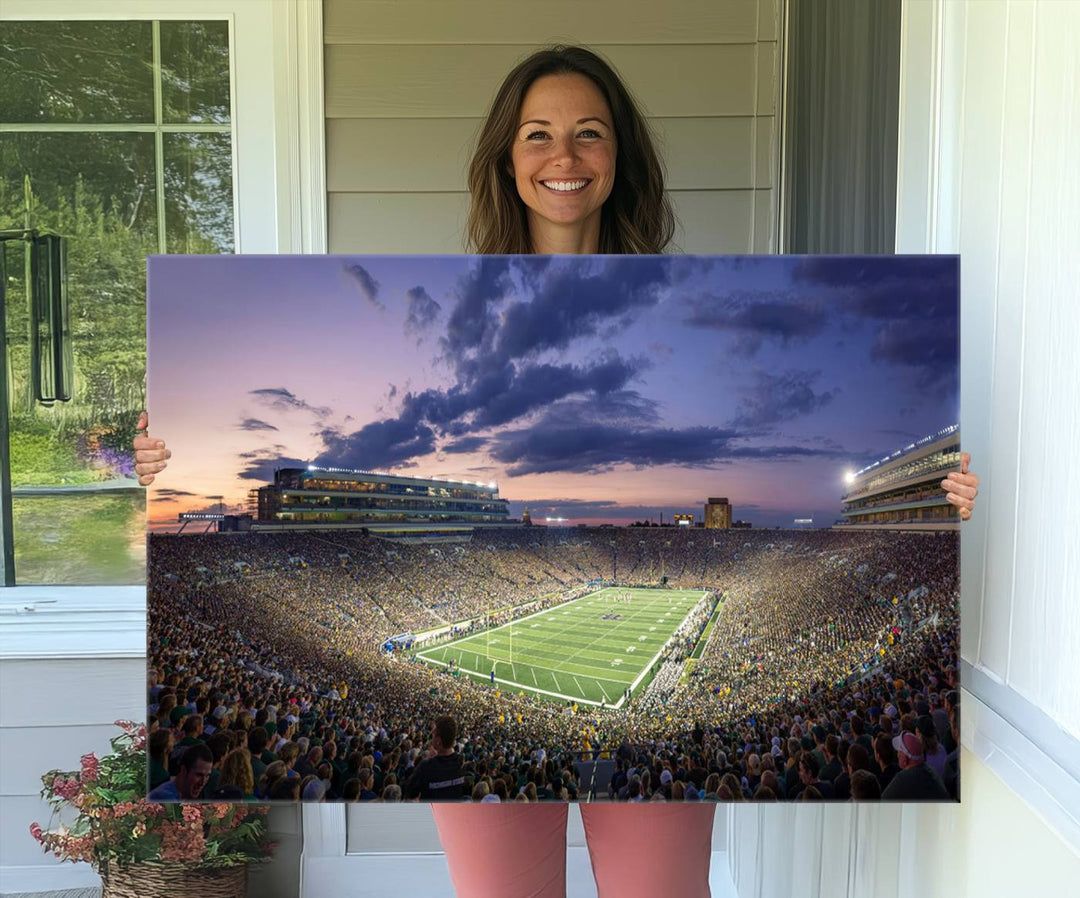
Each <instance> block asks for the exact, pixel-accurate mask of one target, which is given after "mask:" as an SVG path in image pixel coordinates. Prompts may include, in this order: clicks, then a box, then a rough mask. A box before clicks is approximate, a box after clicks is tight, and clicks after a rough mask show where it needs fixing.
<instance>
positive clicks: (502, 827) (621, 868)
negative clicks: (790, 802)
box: [431, 802, 716, 898]
mask: <svg viewBox="0 0 1080 898" xmlns="http://www.w3.org/2000/svg"><path fill="white" fill-rule="evenodd" d="M568 807H569V806H568V805H566V804H562V803H551V804H548V803H542V804H523V803H520V802H504V803H502V804H494V803H491V804H467V803H462V804H456V803H455V804H446V803H433V804H432V806H431V810H432V812H433V814H434V816H435V825H436V826H437V827H438V828H439V838H440V839H441V840H442V844H443V849H444V850H445V851H446V860H447V863H448V864H449V866H450V877H451V879H453V881H454V890H455V891H456V893H457V896H458V898H563V896H565V895H566V815H567V809H568ZM715 809H716V805H715V804H714V803H713V802H702V803H699V804H667V803H661V802H648V803H644V802H642V803H638V804H626V803H619V804H615V803H612V804H608V803H604V804H583V805H581V817H582V820H583V821H584V823H585V838H586V841H587V842H588V845H589V855H590V857H591V859H592V868H593V875H594V876H595V877H596V886H597V891H598V893H599V898H639V896H640V898H654V896H663V895H673V896H674V895H678V896H679V898H709V860H710V856H711V853H712V829H713V812H714V811H715Z"/></svg>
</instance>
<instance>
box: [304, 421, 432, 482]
mask: <svg viewBox="0 0 1080 898" xmlns="http://www.w3.org/2000/svg"><path fill="white" fill-rule="evenodd" d="M320 436H321V437H322V441H323V446H324V449H323V451H322V452H321V453H320V454H319V456H318V458H316V460H315V464H318V465H332V466H334V467H345V468H361V469H364V470H367V469H371V468H390V467H399V468H400V467H404V465H403V463H404V462H406V461H408V460H409V459H412V458H414V457H416V456H418V455H427V454H428V453H429V452H433V451H434V450H435V432H434V431H433V430H432V429H431V428H430V427H428V426H427V425H425V424H422V423H420V422H419V421H415V420H413V421H410V420H404V419H400V418H399V419H388V420H385V421H373V422H372V423H371V424H367V425H365V426H364V427H361V428H360V429H359V430H358V431H356V432H355V433H351V434H342V433H341V432H340V431H336V430H330V429H327V430H323V431H322V432H321V433H320Z"/></svg>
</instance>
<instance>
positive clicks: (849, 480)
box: [844, 470, 855, 486]
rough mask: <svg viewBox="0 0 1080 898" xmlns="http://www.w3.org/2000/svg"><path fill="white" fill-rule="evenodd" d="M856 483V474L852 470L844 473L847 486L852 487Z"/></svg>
mask: <svg viewBox="0 0 1080 898" xmlns="http://www.w3.org/2000/svg"><path fill="white" fill-rule="evenodd" d="M854 482H855V472H854V471H852V470H847V471H844V483H845V484H846V485H847V486H851V484H853V483H854Z"/></svg>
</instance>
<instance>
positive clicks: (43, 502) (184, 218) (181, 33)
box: [0, 21, 235, 584]
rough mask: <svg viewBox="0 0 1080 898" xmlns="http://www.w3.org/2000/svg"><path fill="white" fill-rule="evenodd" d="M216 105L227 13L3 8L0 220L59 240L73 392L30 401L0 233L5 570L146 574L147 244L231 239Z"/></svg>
mask: <svg viewBox="0 0 1080 898" xmlns="http://www.w3.org/2000/svg"><path fill="white" fill-rule="evenodd" d="M230 109H231V89H230V45H229V30H228V23H227V22H224V21H207V22H173V21H170V22H156V21H154V22H151V21H138V22H62V21H49V22H4V27H3V30H2V31H0V232H7V233H8V236H9V237H11V232H13V231H21V230H24V229H34V230H36V231H39V232H41V231H43V232H47V233H55V234H60V235H62V236H64V237H65V238H67V279H68V299H69V309H70V331H71V339H72V350H73V352H72V358H73V362H74V393H73V396H72V399H71V401H69V402H57V403H54V404H52V405H50V406H46V405H43V404H42V403H40V402H37V401H35V399H34V395H33V384H32V383H31V379H30V315H29V311H28V294H27V289H26V271H25V263H24V256H25V243H24V242H23V241H22V240H21V239H17V238H12V239H7V240H5V241H4V242H3V243H2V244H0V245H2V251H3V252H4V258H5V262H6V266H5V268H6V281H5V284H4V287H5V288H6V289H5V291H4V294H5V302H4V315H3V322H2V323H3V326H4V328H5V334H6V343H7V353H6V358H5V359H4V360H3V363H4V364H5V365H6V366H7V373H8V386H9V389H8V405H9V423H10V428H9V435H10V447H11V453H10V455H11V482H12V513H13V524H14V526H13V533H14V543H15V570H16V577H17V582H19V583H24V584H27V583H65V584H95V583H112V584H123V583H140V582H142V581H143V580H144V577H145V494H144V491H143V490H142V488H141V487H139V486H138V483H137V481H136V479H135V477H134V471H133V459H132V453H131V449H130V446H131V439H132V437H133V436H134V428H135V423H136V420H137V417H138V413H139V411H140V410H141V409H142V408H144V407H145V401H146V396H145V383H146V263H145V259H146V256H147V255H148V254H149V253H164V252H181V253H220V252H231V251H232V250H233V248H234V246H235V238H234V231H235V227H234V218H233V215H234V212H233V210H234V200H233V185H234V177H233V163H232V156H233V153H232V146H233V135H232V124H231V121H232V116H231V113H230Z"/></svg>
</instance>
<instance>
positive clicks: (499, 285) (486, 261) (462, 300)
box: [442, 256, 514, 359]
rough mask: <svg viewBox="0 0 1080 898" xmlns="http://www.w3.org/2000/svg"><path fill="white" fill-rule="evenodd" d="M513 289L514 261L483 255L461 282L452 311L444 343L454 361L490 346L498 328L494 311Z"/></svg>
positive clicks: (456, 291)
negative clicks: (511, 264) (511, 266)
mask: <svg viewBox="0 0 1080 898" xmlns="http://www.w3.org/2000/svg"><path fill="white" fill-rule="evenodd" d="M513 287H514V284H513V279H512V278H511V276H510V259H509V258H507V257H505V256H482V257H480V258H479V259H478V260H476V261H475V262H474V263H473V265H472V266H471V267H470V268H469V270H468V271H467V272H466V273H465V274H464V275H463V276H462V277H461V278H459V279H458V283H457V286H456V288H455V296H456V299H457V301H456V302H455V304H454V307H453V309H452V310H451V312H450V318H449V320H448V321H447V324H446V336H445V337H444V338H443V341H442V342H443V347H444V349H445V350H446V353H447V355H448V356H449V357H450V358H451V359H459V358H462V357H464V355H465V354H466V353H468V352H469V351H471V350H476V349H479V348H480V347H482V346H483V345H484V344H485V343H490V340H491V335H492V334H493V333H494V331H495V329H496V328H497V326H498V323H497V321H496V319H495V316H494V315H493V314H492V309H493V307H494V306H497V305H498V304H500V303H501V302H502V301H503V300H504V299H505V298H506V297H507V296H508V295H509V293H510V292H511V291H512V290H513Z"/></svg>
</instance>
